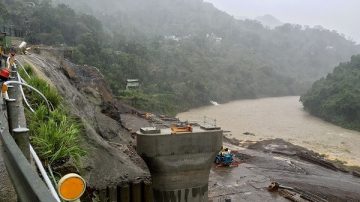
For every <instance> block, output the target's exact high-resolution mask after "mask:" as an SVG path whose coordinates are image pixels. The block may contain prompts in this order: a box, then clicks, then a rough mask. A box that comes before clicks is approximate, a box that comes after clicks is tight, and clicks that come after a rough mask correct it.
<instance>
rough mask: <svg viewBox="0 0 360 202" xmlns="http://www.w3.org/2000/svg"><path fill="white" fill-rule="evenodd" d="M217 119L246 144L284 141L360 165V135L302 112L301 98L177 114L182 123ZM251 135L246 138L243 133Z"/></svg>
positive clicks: (277, 98) (234, 103) (200, 109)
mask: <svg viewBox="0 0 360 202" xmlns="http://www.w3.org/2000/svg"><path fill="white" fill-rule="evenodd" d="M204 116H206V117H211V118H214V119H216V122H217V124H218V125H221V126H222V128H223V129H224V130H229V131H231V137H233V138H236V139H238V140H240V141H243V142H256V141H261V140H266V139H276V138H281V139H284V140H285V141H288V142H290V143H293V144H296V145H299V146H302V147H305V148H308V149H310V150H313V151H315V152H317V153H320V154H324V155H326V156H327V158H329V159H332V160H335V159H338V160H341V161H346V164H347V165H357V166H360V155H359V154H360V147H358V145H359V143H360V132H357V131H353V130H348V129H344V128H341V127H339V126H336V125H333V124H331V123H328V122H325V121H323V120H321V119H319V118H316V117H314V116H312V115H310V114H309V113H307V112H306V111H304V110H303V107H302V104H301V103H300V102H299V96H290V97H276V98H262V99H255V100H240V101H234V102H230V103H227V104H222V105H218V106H206V107H200V108H196V109H192V110H189V111H187V112H184V113H180V114H178V115H177V117H179V118H180V119H181V120H190V121H193V120H197V121H200V122H201V121H202V120H203V117H204ZM246 132H248V133H249V134H250V135H249V134H247V135H245V134H244V133H246Z"/></svg>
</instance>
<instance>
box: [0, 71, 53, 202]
mask: <svg viewBox="0 0 360 202" xmlns="http://www.w3.org/2000/svg"><path fill="white" fill-rule="evenodd" d="M16 74H17V72H16V71H13V72H12V79H14V80H16ZM9 93H11V94H10V95H11V96H13V97H14V98H16V99H4V100H1V101H0V102H2V103H3V105H5V103H6V106H3V107H2V110H5V109H7V113H4V115H3V116H5V114H7V117H2V119H3V124H4V125H3V128H5V129H4V130H2V131H0V140H1V142H2V146H3V151H2V155H3V158H4V162H5V166H6V169H7V171H8V173H9V176H10V179H11V181H12V183H13V185H14V188H15V190H16V193H17V197H18V200H19V201H39V202H56V199H55V198H54V197H53V196H52V195H51V193H50V191H49V189H48V188H47V187H46V186H45V184H44V182H43V181H42V179H41V178H40V176H39V175H38V174H37V173H36V171H35V169H34V168H33V167H32V166H31V164H30V163H29V161H28V160H29V159H30V144H29V136H28V129H26V128H21V126H23V127H26V122H25V119H24V118H25V117H23V118H19V116H24V112H23V110H22V109H23V108H22V99H21V94H20V90H19V85H14V86H13V87H12V88H11V90H10V89H9ZM5 121H7V122H8V124H7V123H4V122H5ZM5 124H6V125H5ZM7 125H8V127H7ZM10 132H11V133H10Z"/></svg>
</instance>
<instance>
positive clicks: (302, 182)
mask: <svg viewBox="0 0 360 202" xmlns="http://www.w3.org/2000/svg"><path fill="white" fill-rule="evenodd" d="M225 140H226V142H227V143H225V144H226V146H228V147H229V148H231V149H232V150H233V151H234V152H235V156H236V160H237V161H238V162H240V164H239V166H238V167H233V168H229V167H225V168H224V167H220V168H219V167H216V166H214V167H213V169H212V170H211V174H210V181H209V197H210V199H211V200H212V201H214V202H215V201H224V200H225V199H231V200H232V201H287V200H288V199H285V198H284V196H282V195H281V194H283V193H282V192H280V193H281V194H280V193H279V192H269V191H268V190H267V188H268V186H269V185H270V184H271V182H274V181H276V182H278V183H279V184H281V185H284V186H288V187H291V188H294V189H295V190H297V191H296V192H295V193H302V194H303V195H306V196H308V197H309V198H311V200H313V201H360V178H359V177H357V176H355V175H356V174H355V173H352V172H353V171H351V170H350V169H348V168H346V167H342V166H339V165H336V164H332V163H331V162H328V161H326V160H324V162H328V164H326V163H325V164H321V163H320V164H319V163H318V162H317V161H315V160H314V159H318V157H319V155H318V154H316V153H314V152H312V151H309V150H307V149H305V148H302V147H299V146H296V145H292V144H290V143H288V142H285V141H283V140H281V139H275V140H265V141H261V142H257V143H255V144H250V145H248V146H247V147H243V146H241V145H240V146H238V145H237V143H236V141H235V142H234V140H229V139H225ZM238 142H239V141H238ZM298 154H300V156H301V157H299V155H298ZM304 154H307V155H308V156H312V157H314V156H316V157H317V158H314V159H311V160H309V158H304V157H303V156H304ZM319 159H320V157H319ZM320 162H322V161H320ZM329 165H333V166H334V167H331V166H329ZM300 195H301V194H298V196H300ZM311 200H304V199H303V198H300V199H298V200H294V201H311Z"/></svg>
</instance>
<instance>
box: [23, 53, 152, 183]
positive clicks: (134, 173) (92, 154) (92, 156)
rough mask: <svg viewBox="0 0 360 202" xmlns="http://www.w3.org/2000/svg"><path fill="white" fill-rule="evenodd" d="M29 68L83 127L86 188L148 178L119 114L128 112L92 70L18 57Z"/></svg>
mask: <svg viewBox="0 0 360 202" xmlns="http://www.w3.org/2000/svg"><path fill="white" fill-rule="evenodd" d="M18 60H19V61H20V62H21V63H23V64H25V63H29V64H31V65H33V66H34V67H35V68H36V69H37V72H38V73H39V74H40V76H41V77H43V78H44V79H47V80H49V81H51V83H52V85H54V86H55V87H56V88H57V89H58V91H59V92H60V94H61V95H62V96H63V98H64V101H65V104H66V106H67V108H68V109H69V110H70V111H71V113H72V114H74V115H75V116H77V117H79V118H80V120H81V122H82V123H83V125H84V130H85V133H84V137H83V138H82V142H83V143H82V144H83V146H84V147H85V148H86V150H87V152H88V154H87V156H86V158H84V159H82V166H81V169H82V170H81V171H82V174H83V175H84V177H85V178H86V180H87V182H88V183H89V186H90V187H93V188H96V189H103V188H106V187H108V186H116V185H118V184H121V183H125V182H131V181H139V180H147V179H149V178H150V174H149V171H148V169H147V167H146V164H145V163H144V162H143V161H142V159H141V158H140V157H139V156H138V155H137V154H136V152H135V150H134V149H133V147H132V145H133V143H134V139H133V138H132V137H131V135H130V133H129V132H128V131H127V130H125V129H124V128H123V127H122V126H121V123H120V122H119V120H120V118H119V117H120V113H121V112H123V111H126V110H131V109H129V108H127V107H126V106H124V105H121V103H118V102H117V101H116V100H114V99H113V97H112V94H111V92H110V90H109V89H108V86H107V85H106V81H105V80H104V78H103V76H102V75H101V73H100V72H99V71H98V70H97V69H96V68H94V67H89V66H77V65H74V64H72V63H70V62H67V61H61V62H59V60H58V59H56V58H55V57H53V56H51V55H50V54H47V53H45V52H44V53H43V54H42V55H37V54H31V55H27V56H19V57H18Z"/></svg>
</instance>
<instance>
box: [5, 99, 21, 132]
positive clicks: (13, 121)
mask: <svg viewBox="0 0 360 202" xmlns="http://www.w3.org/2000/svg"><path fill="white" fill-rule="evenodd" d="M5 101H6V108H7V118H8V124H9V131H11V132H12V131H13V129H14V128H16V127H17V126H18V125H19V123H18V118H17V117H18V116H17V114H18V111H19V108H18V106H16V100H15V99H6V100H5Z"/></svg>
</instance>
